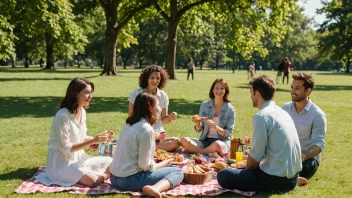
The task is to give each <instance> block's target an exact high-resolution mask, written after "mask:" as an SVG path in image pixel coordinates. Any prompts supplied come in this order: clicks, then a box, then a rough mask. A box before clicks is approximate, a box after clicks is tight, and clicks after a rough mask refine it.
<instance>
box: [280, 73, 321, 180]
mask: <svg viewBox="0 0 352 198" xmlns="http://www.w3.org/2000/svg"><path fill="white" fill-rule="evenodd" d="M292 78H293V82H292V85H291V97H292V101H291V102H287V103H285V104H284V105H283V106H282V108H283V109H284V110H285V111H287V112H288V113H289V114H290V116H291V117H292V119H293V121H294V123H295V126H296V129H297V132H298V137H299V141H300V144H301V149H302V161H303V163H302V167H303V168H302V171H301V172H300V173H299V175H300V176H301V177H304V178H307V179H309V178H310V177H312V176H313V175H314V174H315V172H316V171H317V170H318V167H319V163H320V153H321V152H322V151H323V149H324V144H325V136H326V116H325V114H324V112H323V111H322V110H321V109H320V108H319V107H318V106H317V105H315V104H314V103H313V102H312V101H311V100H310V99H309V95H310V93H311V92H312V90H313V87H314V79H313V78H312V76H311V75H309V74H307V73H304V72H300V73H295V74H293V75H292Z"/></svg>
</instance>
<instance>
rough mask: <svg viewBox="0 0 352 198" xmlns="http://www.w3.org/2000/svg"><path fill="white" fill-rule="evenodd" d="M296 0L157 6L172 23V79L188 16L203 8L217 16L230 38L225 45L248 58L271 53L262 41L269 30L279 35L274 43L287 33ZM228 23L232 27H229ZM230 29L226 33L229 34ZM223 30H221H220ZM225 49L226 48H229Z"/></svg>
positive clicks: (171, 1)
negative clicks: (179, 36) (182, 23)
mask: <svg viewBox="0 0 352 198" xmlns="http://www.w3.org/2000/svg"><path fill="white" fill-rule="evenodd" d="M295 2H296V0H280V1H270V3H269V2H267V1H251V0H243V1H238V0H224V1H215V0H187V1H186V0H184V1H175V0H164V1H161V0H159V1H157V2H155V3H154V7H155V8H156V10H157V11H158V13H159V14H160V15H161V16H162V17H163V18H164V19H165V20H166V21H167V22H168V25H169V27H168V48H167V49H168V54H167V61H166V69H167V71H168V73H169V75H170V78H171V79H176V75H175V57H176V43H177V28H178V25H179V23H180V21H181V19H182V17H183V16H184V15H185V13H187V12H190V10H192V9H196V8H197V9H199V12H200V13H214V17H215V20H217V21H219V24H222V25H224V27H223V28H222V30H224V31H223V32H224V33H226V34H227V35H229V37H228V40H227V42H226V43H225V44H226V45H227V46H229V47H228V48H234V49H236V52H241V53H242V54H243V55H244V56H245V57H248V56H250V54H251V52H253V51H258V52H259V53H261V54H265V53H267V51H266V50H265V49H264V48H263V47H262V41H261V40H260V39H261V38H262V37H263V36H264V33H265V31H266V32H270V33H272V34H273V35H274V36H275V39H274V42H277V41H279V40H280V38H281V34H282V33H284V32H285V31H287V28H286V26H285V24H283V20H284V19H286V18H287V17H288V16H289V12H288V11H289V10H292V9H294V7H295ZM225 24H228V25H227V26H225ZM225 30H226V31H225ZM220 31H221V30H220ZM227 46H225V48H226V47H227Z"/></svg>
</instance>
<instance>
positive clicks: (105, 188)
mask: <svg viewBox="0 0 352 198" xmlns="http://www.w3.org/2000/svg"><path fill="white" fill-rule="evenodd" d="M44 168H45V167H40V168H39V170H38V172H37V173H36V174H39V173H40V172H42V171H43V170H44ZM63 191H68V192H69V193H72V194H90V195H92V194H109V193H130V194H132V195H134V196H140V195H143V194H142V192H130V191H120V190H117V189H116V188H114V187H113V186H112V185H111V184H110V181H108V182H105V183H104V184H101V185H99V186H97V187H95V188H88V187H85V186H83V185H78V184H76V185H74V186H71V187H61V186H45V185H43V184H41V183H38V182H37V181H36V180H35V178H34V177H32V178H31V179H29V180H27V181H24V182H22V184H21V185H20V186H19V187H18V188H17V189H16V190H15V192H16V193H22V194H30V193H37V192H42V193H52V192H63ZM225 192H234V193H237V194H241V195H244V196H252V195H253V194H254V192H243V191H239V190H228V189H224V188H221V187H220V185H219V184H218V182H217V180H216V173H214V175H213V179H212V181H210V182H207V183H204V184H202V185H190V184H184V183H181V184H180V185H179V186H177V187H176V188H174V189H172V190H168V191H166V192H163V193H162V194H165V195H172V196H185V195H194V196H215V195H219V194H222V193H225Z"/></svg>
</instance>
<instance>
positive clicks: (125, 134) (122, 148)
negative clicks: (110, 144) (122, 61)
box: [110, 92, 183, 197]
mask: <svg viewBox="0 0 352 198" xmlns="http://www.w3.org/2000/svg"><path fill="white" fill-rule="evenodd" d="M160 111H161V109H160V107H159V105H158V100H157V98H156V97H155V96H154V95H152V94H150V93H147V92H143V93H140V94H138V95H137V97H136V99H135V101H134V104H133V112H132V114H131V115H130V116H129V117H128V118H127V120H126V125H125V126H124V127H123V129H122V130H121V134H120V137H119V143H118V144H117V148H116V150H115V153H114V156H113V161H112V163H111V165H110V172H111V178H110V181H111V184H112V185H113V186H115V187H116V188H117V189H120V190H124V191H143V193H144V194H145V195H147V196H152V197H162V196H161V194H160V192H162V191H166V190H168V189H170V188H173V187H175V186H177V185H178V184H179V183H180V182H181V181H182V179H183V172H182V169H180V168H178V167H168V166H169V165H170V164H171V163H172V161H173V159H169V160H164V161H162V162H160V163H155V162H154V154H155V133H154V129H153V127H152V125H153V124H154V123H155V122H156V118H157V116H158V113H159V112H160Z"/></svg>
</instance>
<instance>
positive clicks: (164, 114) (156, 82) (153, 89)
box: [128, 65, 180, 151]
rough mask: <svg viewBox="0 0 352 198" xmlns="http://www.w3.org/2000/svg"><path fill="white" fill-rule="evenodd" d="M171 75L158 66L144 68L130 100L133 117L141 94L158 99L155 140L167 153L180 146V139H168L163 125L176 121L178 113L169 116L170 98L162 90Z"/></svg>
mask: <svg viewBox="0 0 352 198" xmlns="http://www.w3.org/2000/svg"><path fill="white" fill-rule="evenodd" d="M168 79H169V75H168V74H167V73H166V71H165V70H164V69H163V68H162V67H160V66H157V65H150V66H148V67H146V68H144V69H143V70H142V72H141V74H140V76H139V87H140V88H138V89H136V90H134V91H132V92H131V94H130V97H129V98H128V101H129V103H128V114H129V115H132V112H133V104H134V101H135V99H136V97H137V95H138V94H139V93H142V92H149V93H151V94H153V95H155V96H156V97H157V99H158V105H159V107H160V108H161V111H160V112H159V113H158V115H157V117H156V122H155V123H154V124H153V128H154V131H155V140H156V141H157V145H156V148H157V149H163V150H166V151H173V150H175V149H177V148H178V147H179V146H180V139H179V138H176V137H168V138H167V135H166V132H165V129H164V128H163V126H162V124H169V123H171V121H173V120H176V118H177V113H176V112H172V113H170V115H169V114H168V106H169V97H168V95H167V93H166V92H164V91H163V90H161V89H162V88H164V86H165V85H166V82H167V81H168Z"/></svg>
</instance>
